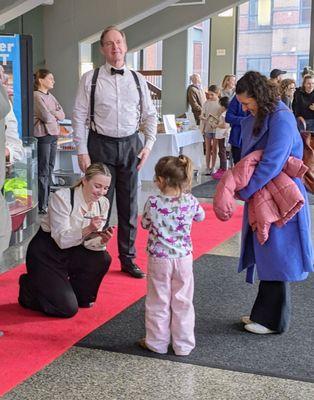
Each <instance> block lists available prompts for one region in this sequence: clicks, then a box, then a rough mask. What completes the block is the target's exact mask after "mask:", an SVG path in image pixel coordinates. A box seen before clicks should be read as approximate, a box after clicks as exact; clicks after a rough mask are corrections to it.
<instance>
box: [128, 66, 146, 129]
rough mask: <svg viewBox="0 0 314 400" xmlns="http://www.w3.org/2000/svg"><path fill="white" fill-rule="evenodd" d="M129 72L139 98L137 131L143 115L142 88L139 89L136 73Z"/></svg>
mask: <svg viewBox="0 0 314 400" xmlns="http://www.w3.org/2000/svg"><path fill="white" fill-rule="evenodd" d="M130 71H131V72H132V75H133V78H134V80H135V84H136V88H137V90H138V94H139V97H140V118H139V120H138V124H137V130H138V129H139V126H140V123H141V121H142V114H143V93H142V88H141V85H140V81H139V79H138V76H137V74H136V72H135V71H133V70H132V69H131V70H130Z"/></svg>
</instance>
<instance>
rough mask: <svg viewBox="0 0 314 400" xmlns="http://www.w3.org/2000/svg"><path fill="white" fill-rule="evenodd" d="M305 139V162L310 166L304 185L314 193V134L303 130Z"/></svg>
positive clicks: (302, 135)
mask: <svg viewBox="0 0 314 400" xmlns="http://www.w3.org/2000/svg"><path fill="white" fill-rule="evenodd" d="M301 137H302V140H303V147H304V150H303V162H304V164H305V165H306V166H307V167H308V171H307V172H306V174H305V175H304V178H303V179H304V185H305V187H306V189H307V190H308V191H309V192H311V193H314V135H311V132H309V131H301Z"/></svg>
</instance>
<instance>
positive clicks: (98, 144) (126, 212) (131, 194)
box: [88, 131, 143, 265]
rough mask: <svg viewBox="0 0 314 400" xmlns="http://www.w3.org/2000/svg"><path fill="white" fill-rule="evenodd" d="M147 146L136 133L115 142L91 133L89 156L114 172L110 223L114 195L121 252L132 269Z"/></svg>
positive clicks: (109, 197) (122, 259)
mask: <svg viewBox="0 0 314 400" xmlns="http://www.w3.org/2000/svg"><path fill="white" fill-rule="evenodd" d="M142 147H143V145H142V142H141V140H140V138H139V136H138V133H137V132H136V133H134V134H133V135H131V136H127V137H123V138H112V137H108V136H104V135H100V134H98V133H95V132H92V131H90V132H89V136H88V152H89V156H90V158H91V162H92V163H94V162H102V163H104V164H106V165H107V166H108V168H109V169H110V172H111V176H112V177H111V185H110V188H109V191H108V194H107V197H108V199H109V201H110V210H109V214H108V221H109V218H110V214H111V209H112V203H113V196H114V191H116V202H117V213H118V250H119V258H120V261H121V263H122V264H124V265H130V264H131V263H132V262H133V259H134V258H135V256H136V250H135V239H136V233H137V216H138V205H137V187H138V171H137V169H136V167H137V165H138V163H139V159H138V157H137V155H138V154H139V152H140V151H141V149H142Z"/></svg>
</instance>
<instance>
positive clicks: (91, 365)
mask: <svg viewBox="0 0 314 400" xmlns="http://www.w3.org/2000/svg"><path fill="white" fill-rule="evenodd" d="M205 179H208V177H204V176H202V177H199V178H198V182H196V181H195V182H194V184H196V183H200V180H202V181H204V180H205ZM154 190H155V188H154V186H153V184H148V183H144V184H143V185H142V187H141V188H140V190H139V193H140V196H139V208H140V210H141V209H142V207H143V204H144V202H145V200H146V198H147V195H148V194H150V193H152V192H153V191H154ZM204 201H208V200H206V199H204ZM311 211H312V214H313V207H312V210H311ZM114 215H116V213H114ZM113 223H115V221H113ZM239 243H240V235H239V234H237V235H235V236H234V237H233V238H231V239H230V240H228V241H226V242H224V243H223V244H221V245H220V246H217V247H216V248H214V249H213V250H212V251H211V254H219V255H225V256H238V255H239ZM26 245H27V243H24V244H23V245H21V246H15V247H14V248H11V249H9V250H8V251H7V252H6V253H5V255H4V257H3V259H2V260H1V262H0V265H1V270H2V271H4V270H7V269H9V268H11V267H12V266H14V265H16V264H18V263H19V262H21V261H23V257H24V254H25V249H26ZM0 346H1V339H0ZM309 350H310V349H309ZM0 363H1V360H0ZM1 367H5V366H1ZM242 398H243V399H245V400H255V399H256V400H273V399H274V400H313V399H314V384H312V383H308V382H300V381H293V380H285V379H279V378H274V377H268V376H261V375H253V374H247V373H241V372H232V371H228V370H220V369H213V368H208V367H200V366H195V365H189V364H182V363H176V362H171V361H164V360H157V359H151V358H144V357H137V356H131V355H124V354H118V353H110V352H105V351H100V350H90V349H84V348H77V347H74V348H71V349H70V350H69V351H67V352H66V353H65V354H64V355H62V356H61V357H60V358H59V359H57V360H55V361H54V362H52V363H51V364H50V365H49V366H47V367H46V368H44V369H43V370H41V371H40V372H38V373H37V374H35V375H34V376H32V377H31V378H30V379H28V380H27V381H25V382H24V383H22V384H21V385H19V386H17V387H16V388H15V389H13V390H12V391H11V392H9V393H7V394H6V395H5V396H4V397H3V399H6V400H9V399H12V400H13V399H16V400H28V399H29V400H31V399H32V400H42V399H45V400H50V399H51V400H59V399H60V400H65V399H66V400H67V399H70V400H72V399H75V400H76V399H108V400H109V399H110V400H115V399H117V400H122V399H136V400H142V399H143V400H153V399H156V400H157V399H158V400H168V399H169V400H176V399H181V400H192V399H193V400H197V399H200V400H233V399H235V400H236V399H242Z"/></svg>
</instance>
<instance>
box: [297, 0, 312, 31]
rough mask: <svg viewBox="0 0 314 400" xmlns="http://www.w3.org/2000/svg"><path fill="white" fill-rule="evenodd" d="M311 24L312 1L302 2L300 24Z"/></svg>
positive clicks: (305, 0) (304, 0)
mask: <svg viewBox="0 0 314 400" xmlns="http://www.w3.org/2000/svg"><path fill="white" fill-rule="evenodd" d="M310 23H311V0H300V24H302V25H309V24H310Z"/></svg>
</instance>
